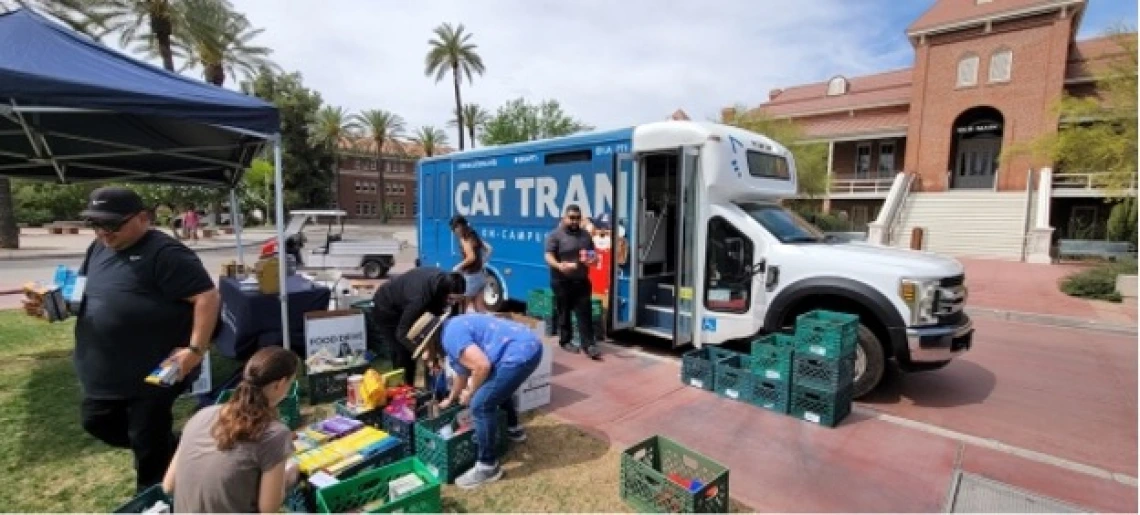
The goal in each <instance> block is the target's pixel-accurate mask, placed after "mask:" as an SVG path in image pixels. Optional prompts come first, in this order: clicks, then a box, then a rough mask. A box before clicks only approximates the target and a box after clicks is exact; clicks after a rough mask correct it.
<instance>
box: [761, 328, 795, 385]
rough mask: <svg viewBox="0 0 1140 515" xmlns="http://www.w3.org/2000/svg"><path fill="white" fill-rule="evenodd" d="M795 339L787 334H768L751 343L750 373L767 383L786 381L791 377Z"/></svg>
mask: <svg viewBox="0 0 1140 515" xmlns="http://www.w3.org/2000/svg"><path fill="white" fill-rule="evenodd" d="M794 347H795V338H793V337H792V336H791V335H787V334H769V335H765V336H763V337H761V338H758V339H756V340H753V342H752V373H753V374H755V375H756V376H758V377H761V378H763V379H765V380H769V381H785V382H786V381H788V380H790V379H791V377H792V355H793V352H794Z"/></svg>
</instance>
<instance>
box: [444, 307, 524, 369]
mask: <svg viewBox="0 0 1140 515" xmlns="http://www.w3.org/2000/svg"><path fill="white" fill-rule="evenodd" d="M441 342H442V343H443V350H444V352H446V353H447V359H448V363H449V364H450V365H451V368H452V370H455V373H457V374H459V375H462V376H470V375H471V371H470V370H468V369H467V367H465V366H463V365H461V364H460V363H459V356H460V355H461V354H463V351H464V350H465V349H467V347H468V346H471V345H476V346H478V347H479V350H481V351H483V354H486V355H487V361H489V362H490V363H491V367H492V368H494V367H496V366H498V365H511V364H521V363H525V362H526V361H527V360H528V359H530V358H531V357H532V356H531V355H532V354H534V352H535V348H536V347H535V346H534V345H527V343H538V344H539V345H538V348H539V349H541V340H540V339H539V337H538V335H536V334H535V333H534V331H532V330H531V329H530V328H529V327H527V326H525V325H523V324H520V323H518V322H513V321H510V320H504V319H502V318H499V317H496V316H494V315H486V314H482V313H472V314H469V315H459V316H456V317H452V318H451V319H450V320H448V321H447V323H446V324H445V325H444V326H443V335H442V337H441Z"/></svg>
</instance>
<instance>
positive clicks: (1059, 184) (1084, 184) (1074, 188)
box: [1053, 172, 1136, 194]
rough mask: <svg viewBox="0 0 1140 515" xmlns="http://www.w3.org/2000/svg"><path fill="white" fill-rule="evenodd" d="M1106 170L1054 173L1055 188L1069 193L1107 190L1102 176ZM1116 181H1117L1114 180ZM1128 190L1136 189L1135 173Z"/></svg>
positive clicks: (1056, 190) (1133, 190)
mask: <svg viewBox="0 0 1140 515" xmlns="http://www.w3.org/2000/svg"><path fill="white" fill-rule="evenodd" d="M1105 173H1106V172H1061V173H1054V174H1053V190H1054V191H1055V192H1058V190H1063V191H1065V192H1068V193H1078V192H1087V193H1090V194H1092V193H1098V192H1103V191H1104V190H1105V187H1104V181H1103V180H1102V178H1101V176H1103V175H1105ZM1114 182H1115V181H1114ZM1126 189H1127V191H1131V192H1135V191H1136V176H1135V175H1133V176H1132V179H1131V180H1130V181H1129V183H1128V187H1127V188H1126Z"/></svg>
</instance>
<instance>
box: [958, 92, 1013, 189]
mask: <svg viewBox="0 0 1140 515" xmlns="http://www.w3.org/2000/svg"><path fill="white" fill-rule="evenodd" d="M1004 128H1005V117H1004V116H1002V114H1001V111H998V110H997V109H994V108H992V107H988V106H983V107H974V108H970V109H967V110H966V111H964V112H962V114H960V115H958V118H957V119H955V120H954V128H953V131H954V132H953V138H954V144H953V146H952V149H953V150H951V153H950V165H951V168H950V187H951V188H953V189H989V188H993V187H994V179H995V178H996V177H997V170H998V156H1000V155H1001V139H1002V134H1003V130H1004Z"/></svg>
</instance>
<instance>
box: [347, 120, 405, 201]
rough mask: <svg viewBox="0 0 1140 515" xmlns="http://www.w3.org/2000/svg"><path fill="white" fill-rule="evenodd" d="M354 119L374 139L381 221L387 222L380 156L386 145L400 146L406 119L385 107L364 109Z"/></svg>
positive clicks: (386, 199)
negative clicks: (398, 138)
mask: <svg viewBox="0 0 1140 515" xmlns="http://www.w3.org/2000/svg"><path fill="white" fill-rule="evenodd" d="M352 119H353V121H355V122H356V123H357V124H358V125H360V126H361V127H362V128H363V129H364V130H365V132H367V133H368V137H369V138H370V139H371V140H372V146H373V149H374V150H375V151H376V161H377V163H376V164H377V167H379V168H380V173H379V175H380V182H379V183H378V184H377V186H376V189H377V190H379V193H380V221H381V222H387V221H388V195H387V193H386V192H385V191H384V188H385V187H386V184H385V182H384V169H383V167H381V166H380V164H381V163H380V157H381V156H382V155H383V154H384V147H385V145H387V144H389V143H391V144H392V145H393V146H395V147H397V148H399V147H400V142H399V141H397V140H396V138H397V137H398V136H402V135H403V134H404V119H403V118H401V117H400V115H398V114H396V113H393V112H391V111H385V110H383V109H369V110H367V111H362V112H360V113H358V114H356V115H354V116H353V117H352Z"/></svg>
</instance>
